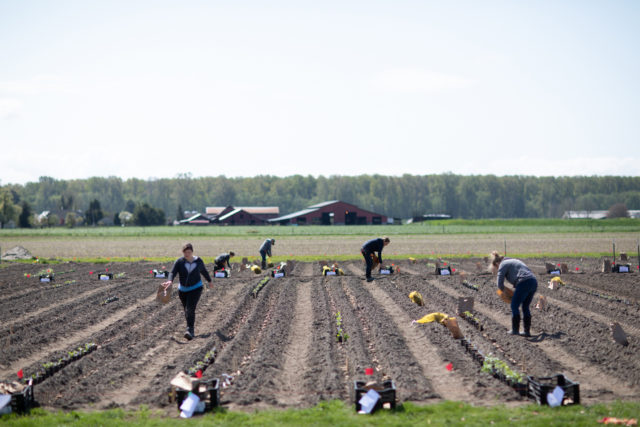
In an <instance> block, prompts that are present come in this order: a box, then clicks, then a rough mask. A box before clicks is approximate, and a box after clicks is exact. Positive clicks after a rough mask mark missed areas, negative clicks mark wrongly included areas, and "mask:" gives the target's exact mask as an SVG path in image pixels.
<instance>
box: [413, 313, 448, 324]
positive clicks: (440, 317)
mask: <svg viewBox="0 0 640 427" xmlns="http://www.w3.org/2000/svg"><path fill="white" fill-rule="evenodd" d="M448 318H449V316H447V315H446V314H444V313H431V314H427V315H426V316H424V317H422V318H421V319H418V320H416V323H431V322H438V323H443V322H444V319H448Z"/></svg>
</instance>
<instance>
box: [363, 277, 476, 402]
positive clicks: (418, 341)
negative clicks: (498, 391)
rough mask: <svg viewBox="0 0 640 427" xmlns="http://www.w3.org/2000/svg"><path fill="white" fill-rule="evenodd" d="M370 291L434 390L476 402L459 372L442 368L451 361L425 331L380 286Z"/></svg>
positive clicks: (444, 396)
mask: <svg viewBox="0 0 640 427" xmlns="http://www.w3.org/2000/svg"><path fill="white" fill-rule="evenodd" d="M367 290H368V291H369V292H370V293H371V295H372V296H373V297H374V298H375V299H376V301H377V302H378V304H380V305H381V306H382V307H384V310H385V311H386V312H387V313H388V314H389V316H390V317H391V319H392V320H393V322H394V324H395V328H396V329H397V330H399V331H400V333H401V334H402V336H403V338H404V341H405V342H406V343H407V346H408V348H409V350H410V351H411V354H412V355H413V357H414V358H415V359H416V360H417V361H418V363H419V365H420V367H421V368H422V372H423V374H424V376H425V377H427V378H428V379H429V381H431V385H432V386H433V392H434V393H437V394H438V395H440V396H441V397H442V398H443V399H445V400H463V401H465V402H471V401H473V400H474V399H473V395H472V394H471V393H470V390H469V389H468V388H467V387H466V386H465V385H464V383H463V379H462V378H461V377H460V376H459V375H457V373H456V372H450V371H447V370H446V369H443V367H444V366H445V365H447V363H448V362H449V361H448V360H446V359H444V358H442V357H440V355H439V354H438V349H437V347H435V346H434V345H433V344H431V342H430V341H429V340H428V339H427V338H426V337H425V334H424V331H423V330H420V329H418V328H414V327H411V326H410V325H411V320H412V319H411V318H410V317H409V316H408V315H407V314H406V313H405V312H404V311H403V310H402V309H401V308H400V307H399V306H398V305H397V304H396V303H395V302H394V301H393V299H391V298H390V297H389V295H388V294H387V293H385V292H384V291H383V290H382V289H381V288H380V287H378V286H369V287H367Z"/></svg>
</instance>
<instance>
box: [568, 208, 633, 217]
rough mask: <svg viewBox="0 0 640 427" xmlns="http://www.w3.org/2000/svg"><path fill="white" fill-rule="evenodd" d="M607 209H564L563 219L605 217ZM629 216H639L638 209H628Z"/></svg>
mask: <svg viewBox="0 0 640 427" xmlns="http://www.w3.org/2000/svg"><path fill="white" fill-rule="evenodd" d="M607 212H608V211H602V210H599V211H565V212H564V214H563V215H562V218H563V219H587V218H588V219H606V218H607ZM628 212H629V217H630V218H640V210H630V211H628Z"/></svg>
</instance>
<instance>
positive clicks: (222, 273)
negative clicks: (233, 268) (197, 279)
mask: <svg viewBox="0 0 640 427" xmlns="http://www.w3.org/2000/svg"><path fill="white" fill-rule="evenodd" d="M213 277H217V278H225V277H229V271H228V270H217V271H214V272H213Z"/></svg>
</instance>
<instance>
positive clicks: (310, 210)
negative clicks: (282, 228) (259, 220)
mask: <svg viewBox="0 0 640 427" xmlns="http://www.w3.org/2000/svg"><path fill="white" fill-rule="evenodd" d="M318 209H320V208H308V209H302V210H301V211H298V212H293V213H290V214H289V215H283V216H279V217H278V218H271V219H270V220H269V221H270V222H278V221H285V220H287V219H291V218H296V217H299V216H303V215H307V214H310V213H311V212H315V211H317V210H318Z"/></svg>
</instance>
